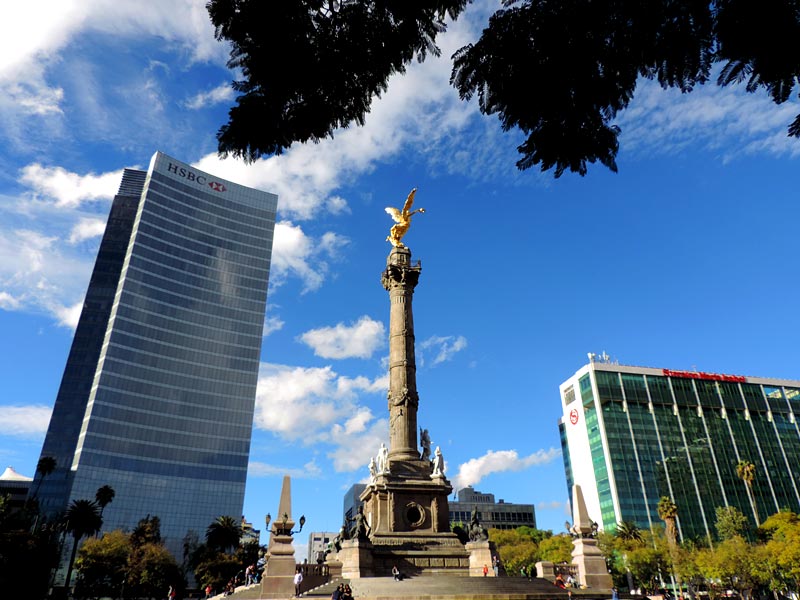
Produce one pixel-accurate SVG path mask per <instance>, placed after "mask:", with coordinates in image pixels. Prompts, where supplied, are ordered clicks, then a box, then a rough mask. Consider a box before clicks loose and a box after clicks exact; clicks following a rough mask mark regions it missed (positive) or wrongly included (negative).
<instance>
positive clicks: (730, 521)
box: [715, 506, 750, 540]
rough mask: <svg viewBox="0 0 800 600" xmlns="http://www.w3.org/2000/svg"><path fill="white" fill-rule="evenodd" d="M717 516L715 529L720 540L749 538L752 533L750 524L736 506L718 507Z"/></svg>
mask: <svg viewBox="0 0 800 600" xmlns="http://www.w3.org/2000/svg"><path fill="white" fill-rule="evenodd" d="M716 514H717V521H716V524H715V527H716V529H717V535H718V536H719V539H721V540H729V539H731V538H732V537H734V536H737V535H738V536H739V537H747V535H748V534H749V532H750V523H749V522H748V521H747V517H745V516H744V515H743V514H742V511H740V510H739V509H738V508H736V507H735V506H718V507H717V509H716Z"/></svg>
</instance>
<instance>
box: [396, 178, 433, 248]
mask: <svg viewBox="0 0 800 600" xmlns="http://www.w3.org/2000/svg"><path fill="white" fill-rule="evenodd" d="M416 193H417V188H414V189H413V190H411V193H410V194H409V195H408V198H406V203H405V204H404V205H403V210H402V211H401V210H398V209H396V208H392V207H391V206H387V207H386V212H387V213H389V214H390V215H391V216H392V219H394V222H395V223H396V225H392V229H391V230H390V231H389V235H388V236H387V238H386V241H387V242H391V243H392V246H394V247H395V248H405V247H406V246H405V244H404V243H403V242H401V241H400V240H402V239H403V236H404V235H405V234H406V232H407V231H408V228H409V227H410V226H411V215H415V214H417V213H424V212H425V209H424V208H418V209H417V210H415V211H413V212H412V211H411V205H412V204H413V203H414V194H416Z"/></svg>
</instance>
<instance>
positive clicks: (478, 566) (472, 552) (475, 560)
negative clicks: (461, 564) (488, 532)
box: [466, 541, 495, 577]
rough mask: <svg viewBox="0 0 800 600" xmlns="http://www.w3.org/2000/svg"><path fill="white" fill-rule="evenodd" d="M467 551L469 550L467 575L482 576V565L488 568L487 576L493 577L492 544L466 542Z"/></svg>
mask: <svg viewBox="0 0 800 600" xmlns="http://www.w3.org/2000/svg"><path fill="white" fill-rule="evenodd" d="M466 548H467V552H469V576H470V577H483V567H484V565H485V566H486V568H487V569H488V573H487V574H486V576H487V577H494V576H495V574H494V569H493V568H492V562H493V561H492V544H491V542H488V541H486V542H467V546H466Z"/></svg>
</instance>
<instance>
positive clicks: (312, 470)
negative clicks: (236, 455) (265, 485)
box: [247, 460, 322, 479]
mask: <svg viewBox="0 0 800 600" xmlns="http://www.w3.org/2000/svg"><path fill="white" fill-rule="evenodd" d="M321 474H322V470H321V469H320V468H319V466H318V465H317V463H315V462H314V461H313V460H312V461H309V462H307V463H306V464H304V465H303V466H302V467H279V466H276V465H268V464H267V463H263V462H258V461H251V462H250V463H249V464H248V465H247V475H248V477H272V476H275V475H277V476H279V477H283V476H284V475H288V476H289V477H291V478H292V479H311V478H314V477H319V476H320V475H321Z"/></svg>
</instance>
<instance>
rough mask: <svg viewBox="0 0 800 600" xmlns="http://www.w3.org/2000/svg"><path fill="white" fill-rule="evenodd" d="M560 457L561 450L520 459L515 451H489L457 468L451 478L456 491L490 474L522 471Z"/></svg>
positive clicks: (476, 482) (535, 453)
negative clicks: (456, 472) (456, 471)
mask: <svg viewBox="0 0 800 600" xmlns="http://www.w3.org/2000/svg"><path fill="white" fill-rule="evenodd" d="M559 456H561V450H560V449H558V448H550V449H549V450H538V451H536V452H534V453H533V454H531V455H529V456H523V457H520V456H519V454H517V451H516V450H498V451H495V450H489V451H488V452H487V453H486V454H484V455H483V456H480V457H478V458H472V459H470V460H468V461H467V462H465V463H463V464H462V465H461V466H460V467H459V468H458V474H457V475H456V476H455V477H453V486H454V487H455V488H456V489H461V488H465V487H467V486H475V485H477V484H478V483H480V481H481V480H482V479H483V478H484V477H486V476H487V475H489V474H491V473H500V472H503V471H522V470H524V469H527V468H529V467H532V466H535V465H543V464H547V463H549V462H551V461H552V460H554V459H556V458H558V457H559Z"/></svg>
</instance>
